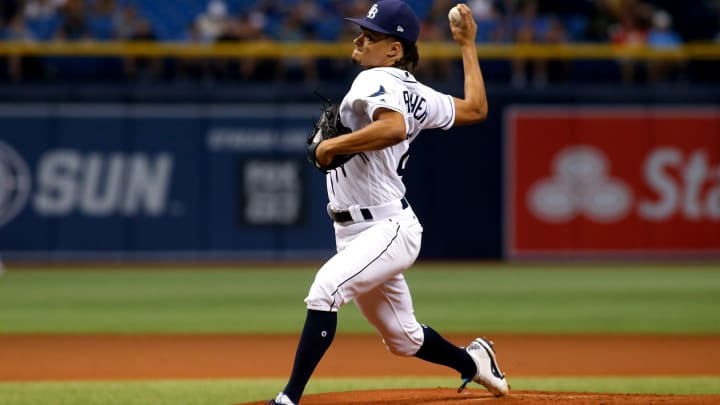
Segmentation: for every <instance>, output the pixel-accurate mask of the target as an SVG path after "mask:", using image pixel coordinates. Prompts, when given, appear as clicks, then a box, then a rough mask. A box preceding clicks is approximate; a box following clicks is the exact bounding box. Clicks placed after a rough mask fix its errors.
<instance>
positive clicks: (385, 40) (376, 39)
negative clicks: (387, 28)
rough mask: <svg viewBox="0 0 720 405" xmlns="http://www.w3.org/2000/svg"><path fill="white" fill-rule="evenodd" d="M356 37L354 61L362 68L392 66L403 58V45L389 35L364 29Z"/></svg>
mask: <svg viewBox="0 0 720 405" xmlns="http://www.w3.org/2000/svg"><path fill="white" fill-rule="evenodd" d="M361 30H362V31H361V32H360V35H358V36H357V37H355V40H354V41H353V43H354V44H355V49H354V50H353V53H352V59H353V61H355V63H357V64H359V65H360V66H362V67H365V68H370V67H377V66H392V65H393V63H394V62H395V61H396V60H397V59H398V57H400V56H402V51H400V54H398V48H399V49H402V45H400V42H398V41H397V40H396V39H394V38H393V37H391V36H389V35H385V34H381V33H379V32H375V31H370V30H368V29H365V28H362V29H361Z"/></svg>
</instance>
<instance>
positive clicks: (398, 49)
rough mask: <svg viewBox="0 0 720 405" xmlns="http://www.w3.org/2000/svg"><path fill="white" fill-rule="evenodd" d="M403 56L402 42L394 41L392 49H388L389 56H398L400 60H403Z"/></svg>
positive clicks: (391, 45)
mask: <svg viewBox="0 0 720 405" xmlns="http://www.w3.org/2000/svg"><path fill="white" fill-rule="evenodd" d="M402 55H403V47H402V44H401V43H400V41H393V42H392V43H391V44H390V48H389V49H388V56H390V57H394V56H397V57H399V58H402Z"/></svg>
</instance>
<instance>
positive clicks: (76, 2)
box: [55, 0, 93, 41]
mask: <svg viewBox="0 0 720 405" xmlns="http://www.w3.org/2000/svg"><path fill="white" fill-rule="evenodd" d="M60 19H61V23H60V27H59V28H58V30H57V31H56V32H55V38H56V39H60V40H71V41H73V40H83V39H92V38H93V33H92V31H90V26H89V25H88V23H87V16H86V13H85V5H84V4H83V0H67V1H66V2H65V4H63V5H62V7H60Z"/></svg>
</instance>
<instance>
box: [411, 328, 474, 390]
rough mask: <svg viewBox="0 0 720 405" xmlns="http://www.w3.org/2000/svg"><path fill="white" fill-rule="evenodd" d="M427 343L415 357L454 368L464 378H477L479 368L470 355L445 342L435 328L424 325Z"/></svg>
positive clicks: (424, 343) (425, 342)
mask: <svg viewBox="0 0 720 405" xmlns="http://www.w3.org/2000/svg"><path fill="white" fill-rule="evenodd" d="M422 327H423V333H425V341H424V342H423V345H422V346H421V347H420V350H418V352H417V353H415V357H417V358H419V359H423V360H425V361H429V362H431V363H435V364H442V365H443V366H448V367H450V368H454V369H455V370H457V371H458V372H459V373H460V376H461V377H462V378H470V379H473V378H475V373H477V366H476V365H475V362H474V361H473V359H472V358H471V357H470V355H469V354H468V353H467V352H466V351H465V349H461V348H459V347H457V346H455V345H454V344H452V343H450V342H448V341H447V340H445V339H444V338H443V337H442V336H440V335H439V334H438V333H437V332H435V330H433V328H431V327H429V326H427V325H422Z"/></svg>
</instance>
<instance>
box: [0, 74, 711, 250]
mask: <svg viewBox="0 0 720 405" xmlns="http://www.w3.org/2000/svg"><path fill="white" fill-rule="evenodd" d="M113 90H116V91H113ZM442 90H444V91H447V92H450V93H453V94H461V89H459V88H453V87H452V86H446V87H444V88H442ZM20 93H22V94H20ZM325 93H326V94H327V95H328V96H329V97H331V98H335V99H339V98H340V97H341V96H342V93H343V89H342V88H330V89H326V91H325ZM4 94H5V97H7V98H8V99H13V100H18V99H20V100H23V101H24V102H23V103H17V102H13V103H6V104H2V105H0V142H2V143H4V144H6V145H7V146H9V147H11V148H12V149H13V150H15V151H17V153H18V154H19V155H20V157H21V159H22V161H24V162H25V163H26V165H27V172H26V173H23V170H25V169H24V168H23V167H15V166H17V164H14V163H13V160H12V159H9V158H7V156H5V157H3V155H0V165H2V166H1V167H0V168H2V169H3V170H0V175H2V176H4V177H3V178H0V181H1V183H0V185H4V186H3V187H0V188H2V189H3V190H2V192H1V193H0V197H1V198H0V219H3V216H5V218H4V220H5V223H4V224H2V225H0V251H2V252H3V256H4V257H5V258H8V259H17V260H53V259H57V260H63V259H102V260H108V259H133V258H138V259H171V260H178V259H180V260H184V259H187V260H213V259H272V260H278V259H293V260H294V259H315V258H324V257H327V255H328V254H329V253H331V252H332V250H333V249H334V246H333V235H332V224H331V222H330V220H329V219H328V218H327V215H326V213H325V204H326V195H325V185H324V176H322V175H321V174H320V173H319V172H317V171H316V170H314V169H313V168H312V167H311V166H310V165H309V163H307V161H306V158H305V143H304V142H305V137H306V134H307V131H308V130H309V128H310V127H311V125H312V122H313V120H314V117H315V116H316V115H317V114H318V111H319V103H318V102H317V101H316V100H315V99H314V96H313V95H312V91H309V90H308V89H303V88H297V87H282V86H279V87H277V88H276V87H273V88H267V87H265V88H251V87H237V88H223V89H216V90H215V91H208V90H207V89H204V90H203V89H198V88H196V89H168V88H166V89H154V88H142V89H138V88H133V89H120V88H118V89H108V88H107V87H106V86H104V87H103V88H93V87H92V86H80V87H78V86H74V87H73V88H60V89H58V88H57V87H54V88H52V89H47V88H41V87H39V88H35V89H32V88H28V87H27V86H25V87H24V91H22V92H18V94H14V95H13V94H12V89H9V90H8V91H6V92H4ZM32 94H35V95H36V96H34V97H33V96H32ZM488 97H489V100H490V116H489V117H488V120H487V121H486V122H485V123H482V124H480V125H476V126H471V127H461V128H457V129H454V130H453V131H450V132H445V131H440V130H433V131H428V132H426V133H424V134H423V135H422V136H421V137H420V138H419V139H418V140H417V141H416V142H414V143H413V149H412V154H411V158H410V161H409V165H408V172H407V175H406V177H405V181H406V184H407V185H408V190H409V191H408V198H409V200H410V202H411V204H412V206H413V207H414V209H415V210H416V212H417V213H418V214H419V216H420V218H421V221H422V223H423V225H424V227H425V236H424V246H423V251H422V254H421V257H422V258H429V259H501V258H502V252H503V246H502V243H503V240H504V238H503V228H502V224H503V215H504V211H503V206H502V204H503V171H502V168H503V167H504V162H503V160H502V159H503V134H504V128H503V113H504V111H505V110H506V108H508V107H510V106H516V105H548V104H568V105H577V104H580V105H582V104H588V105H613V106H616V105H619V104H632V105H656V104H662V105H687V104H690V105H705V106H707V105H711V106H716V107H717V106H718V105H720V92H718V91H717V89H712V88H703V89H699V88H665V89H662V88H653V89H647V88H632V89H613V90H612V91H611V90H608V89H605V88H601V87H592V86H589V87H573V88H557V87H553V88H551V89H547V90H524V91H516V90H513V89H512V88H504V87H498V88H493V87H490V88H489V89H488ZM53 161H55V162H56V165H55V166H52V165H51V163H52V162H53ZM58 162H59V163H58ZM113 165H115V166H113ZM20 166H22V165H20ZM43 167H44V169H43ZM43 170H44V172H43ZM114 170H116V171H114ZM163 170H166V171H163ZM42 173H44V174H42ZM114 175H117V176H118V177H117V178H113V176H114ZM2 176H0V177H2ZM23 176H27V178H28V179H29V181H30V185H31V187H30V190H29V191H28V192H27V193H24V192H23V191H22V190H20V189H18V188H17V187H13V185H14V184H17V183H15V180H17V178H19V177H23ZM93 176H96V177H93ZM113 192H115V194H113ZM23 194H25V195H23ZM25 198H26V200H24V199H25ZM43 201H45V204H43ZM48 201H49V203H48ZM13 204H16V205H21V209H20V211H19V212H18V213H17V215H13V216H12V217H10V211H11V208H12V205H13ZM48 206H49V207H50V208H48Z"/></svg>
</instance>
